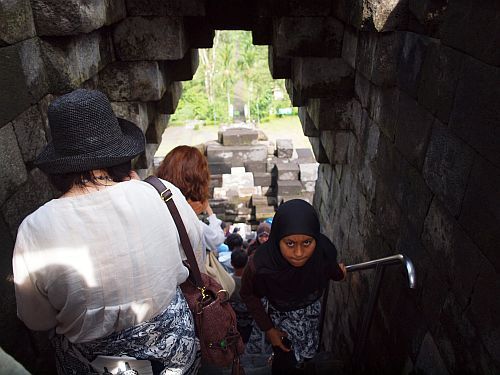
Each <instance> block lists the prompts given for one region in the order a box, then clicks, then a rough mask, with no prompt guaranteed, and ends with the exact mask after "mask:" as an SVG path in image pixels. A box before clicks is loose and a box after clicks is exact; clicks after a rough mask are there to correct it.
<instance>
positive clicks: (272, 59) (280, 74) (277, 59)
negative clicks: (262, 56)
mask: <svg viewBox="0 0 500 375" xmlns="http://www.w3.org/2000/svg"><path fill="white" fill-rule="evenodd" d="M267 56H268V58H267V61H268V64H269V71H270V72H271V76H272V77H273V78H274V79H282V78H290V77H291V76H292V65H291V59H290V58H287V57H282V56H278V55H277V54H276V49H275V48H273V46H272V45H270V46H269V48H268V55H267Z"/></svg>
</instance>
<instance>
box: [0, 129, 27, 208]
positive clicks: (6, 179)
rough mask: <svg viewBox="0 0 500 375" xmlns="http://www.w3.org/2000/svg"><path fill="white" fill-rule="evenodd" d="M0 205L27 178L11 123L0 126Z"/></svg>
mask: <svg viewBox="0 0 500 375" xmlns="http://www.w3.org/2000/svg"><path fill="white" fill-rule="evenodd" d="M0 146H1V147H0V149H1V150H2V152H0V205H1V203H3V202H5V200H6V199H7V198H8V197H9V196H10V195H12V193H14V192H15V191H16V189H17V188H18V187H19V186H20V185H22V184H23V183H24V182H25V181H26V179H27V178H28V175H27V172H26V168H25V166H24V163H23V157H22V154H21V150H20V149H19V146H18V144H17V139H16V135H15V133H14V129H13V128H12V125H11V124H7V125H5V126H4V127H2V128H0Z"/></svg>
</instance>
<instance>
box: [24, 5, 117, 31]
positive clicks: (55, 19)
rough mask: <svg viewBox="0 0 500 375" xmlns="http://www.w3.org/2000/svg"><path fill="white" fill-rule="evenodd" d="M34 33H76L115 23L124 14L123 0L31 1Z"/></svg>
mask: <svg viewBox="0 0 500 375" xmlns="http://www.w3.org/2000/svg"><path fill="white" fill-rule="evenodd" d="M31 3H32V6H33V16H34V18H35V24H36V29H37V32H38V35H51V36H55V35H76V34H80V33H88V32H90V31H93V30H96V29H99V28H100V27H102V26H104V25H109V24H112V23H114V22H117V21H119V20H121V19H123V18H125V15H126V9H125V0H106V1H97V0H91V1H87V2H85V4H84V5H83V4H82V1H81V0H68V1H57V0H33V1H32V2H31Z"/></svg>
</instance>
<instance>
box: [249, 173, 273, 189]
mask: <svg viewBox="0 0 500 375" xmlns="http://www.w3.org/2000/svg"><path fill="white" fill-rule="evenodd" d="M253 181H254V184H255V186H271V185H272V184H273V179H272V175H271V173H269V172H253Z"/></svg>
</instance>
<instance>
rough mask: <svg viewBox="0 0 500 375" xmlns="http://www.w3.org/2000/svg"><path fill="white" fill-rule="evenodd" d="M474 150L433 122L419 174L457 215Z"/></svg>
mask: <svg viewBox="0 0 500 375" xmlns="http://www.w3.org/2000/svg"><path fill="white" fill-rule="evenodd" d="M473 161H474V151H473V150H472V149H471V148H470V147H469V146H467V145H466V144H465V143H464V142H462V141H461V140H460V139H459V138H457V137H456V136H454V135H453V134H452V133H451V132H450V130H449V129H448V128H445V127H444V126H442V125H441V124H437V123H436V124H434V126H433V129H432V135H431V139H430V142H429V147H428V148H427V155H426V157H425V164H424V169H423V175H424V178H425V182H426V183H427V185H428V186H429V187H430V188H431V190H432V191H433V192H434V193H435V194H436V195H437V196H438V197H439V199H440V200H441V201H442V202H443V203H444V204H445V206H446V208H448V210H449V211H450V212H451V213H452V214H453V215H454V216H457V215H458V214H459V212H460V207H461V205H462V200H463V197H464V194H465V189H466V187H467V182H468V179H469V175H470V171H471V168H472V163H473Z"/></svg>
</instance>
